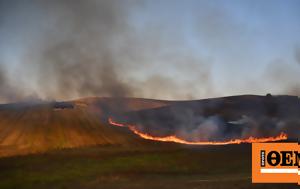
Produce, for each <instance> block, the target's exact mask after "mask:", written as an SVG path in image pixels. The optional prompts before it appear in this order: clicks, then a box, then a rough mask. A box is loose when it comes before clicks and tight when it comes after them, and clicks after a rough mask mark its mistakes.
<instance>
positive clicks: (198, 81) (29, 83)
mask: <svg viewBox="0 0 300 189" xmlns="http://www.w3.org/2000/svg"><path fill="white" fill-rule="evenodd" d="M181 5H184V6H181ZM196 5H197V6H196ZM246 5H247V7H249V6H250V7H251V6H253V5H250V4H249V5H248V4H247V3H246ZM226 7H227V6H222V5H221V4H216V3H209V2H204V1H203V2H199V4H198V3H196V4H195V5H193V2H189V3H186V4H185V3H183V2H182V1H174V2H173V1H164V2H161V3H157V2H155V1H147V0H145V1H130V0H128V1H127V0H124V1H120V0H118V1H117V0H110V1H105V0H99V1H97V0H89V1H84V0H75V1H71V0H51V1H38V0H33V1H21V0H19V1H18V0H15V1H1V2H0V48H1V51H0V61H1V63H3V64H4V65H6V66H5V69H7V70H9V72H6V71H5V72H4V71H2V73H1V78H2V79H1V80H2V82H1V83H2V84H1V92H0V99H1V102H3V101H16V100H21V99H24V98H26V97H27V96H37V97H38V98H42V99H58V100H61V99H67V100H68V99H70V98H72V99H74V98H80V97H86V96H117V97H144V98H159V99H195V98H207V97H216V96H224V95H235V94H244V93H256V94H257V93H259V94H263V93H268V92H272V93H273V92H274V93H284V94H299V92H298V91H299V87H298V86H299V82H297V81H298V79H297V77H296V78H295V76H298V75H299V70H300V68H299V64H298V65H296V66H297V68H295V67H294V66H295V65H293V66H292V67H289V65H288V64H286V63H285V62H284V63H280V64H281V66H283V67H285V69H284V72H285V73H283V74H284V75H285V76H284V77H287V78H284V80H280V79H274V78H273V75H274V74H273V73H276V74H275V75H274V76H278V75H282V74H278V73H277V71H272V70H273V68H272V67H273V66H271V67H270V68H269V67H268V68H267V70H268V71H266V72H264V73H263V74H262V77H261V78H259V77H257V74H258V73H261V71H262V70H261V68H262V67H260V66H253V65H252V64H253V62H257V59H256V58H255V57H257V56H258V57H259V56H260V55H261V52H262V51H261V49H260V48H256V47H257V46H264V45H263V44H260V42H261V41H260V42H259V43H258V36H264V35H256V33H255V31H257V30H256V29H258V32H259V31H261V32H262V31H270V28H267V26H268V23H269V21H268V20H267V19H265V16H264V15H256V16H259V18H261V19H260V21H261V22H262V23H261V27H259V28H252V25H248V20H246V21H245V20H244V21H243V20H240V19H237V18H236V17H235V16H236V15H235V14H232V11H231V10H230V9H227V8H226ZM260 7H261V8H263V9H262V10H263V11H262V12H267V10H268V9H269V8H270V7H269V6H268V4H265V3H262V4H261V5H260ZM240 12H243V11H240ZM252 12H253V11H251V14H252ZM274 12H277V11H274ZM248 14H249V13H248ZM251 14H250V15H251ZM278 15H281V14H278ZM278 15H277V14H276V15H273V16H278ZM249 17H250V16H249ZM243 18H244V17H243ZM245 18H246V17H245ZM275 18H277V17H275ZM277 20H280V19H277ZM284 21H285V20H284V19H283V21H282V22H284ZM277 24H278V27H277V28H280V26H281V24H283V23H277ZM265 27H266V28H265ZM287 30H291V31H292V29H287ZM266 36H267V35H266ZM271 41H272V40H271ZM275 42H276V43H275V45H273V46H280V45H278V44H279V43H280V40H278V41H275ZM295 43H297V42H295ZM270 44H273V43H270ZM299 54H300V53H299V49H297V50H296V56H295V57H296V59H294V60H293V61H295V60H297V61H298V62H299ZM267 55H268V56H267ZM267 55H266V59H268V60H269V59H271V58H272V57H274V56H275V58H276V56H277V54H276V55H274V52H273V54H272V55H270V54H267ZM270 56H272V57H271V58H270ZM283 58H285V57H284V56H283ZM258 60H261V59H260V58H258ZM259 63H260V62H259ZM259 63H257V64H259ZM263 63H265V62H262V64H263ZM256 67H259V68H256ZM287 67H289V68H287ZM258 69H260V70H258ZM276 69H277V68H276ZM2 70H3V69H2ZM279 70H281V68H279ZM291 73H292V74H291ZM12 78H13V79H12ZM248 80H250V82H248ZM252 80H254V81H255V82H252ZM4 81H5V82H4ZM283 81H287V82H283ZM276 82H277V83H278V84H277V83H276ZM4 83H5V84H4ZM274 83H276V84H274ZM270 88H271V89H270ZM270 90H271V91H270ZM4 91H5V92H4ZM12 93H15V94H12Z"/></svg>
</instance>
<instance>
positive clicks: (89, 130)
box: [0, 98, 167, 157]
mask: <svg viewBox="0 0 300 189" xmlns="http://www.w3.org/2000/svg"><path fill="white" fill-rule="evenodd" d="M166 104H167V102H163V101H156V100H146V99H135V98H126V99H125V98H124V99H117V98H87V99H80V100H75V101H69V102H30V103H14V104H4V105H0V157H3V156H11V155H21V154H28V153H37V152H44V151H47V150H50V149H62V148H74V147H82V146H91V145H122V146H130V145H139V144H142V143H143V142H144V141H143V140H141V139H139V138H138V137H137V136H135V135H133V134H132V133H131V132H129V131H128V130H127V129H125V128H117V127H111V126H110V125H108V124H107V115H108V114H117V113H120V112H122V111H130V110H141V109H144V108H154V107H159V106H164V105H166ZM121 105H122V106H121Z"/></svg>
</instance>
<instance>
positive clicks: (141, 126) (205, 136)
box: [119, 95, 300, 141]
mask: <svg viewBox="0 0 300 189" xmlns="http://www.w3.org/2000/svg"><path fill="white" fill-rule="evenodd" d="M299 113H300V101H299V98H298V97H295V96H276V97H273V96H271V95H267V96H241V97H227V98H219V99H210V100H203V101H188V102H179V103H173V104H171V105H169V106H165V107H162V108H156V109H150V110H142V111H138V112H131V113H127V114H125V115H124V117H123V118H122V117H119V119H120V120H122V119H123V120H122V121H123V122H127V123H128V124H130V125H135V127H136V129H138V130H140V131H142V132H145V133H148V134H151V135H153V136H159V137H163V136H170V135H176V136H177V137H180V138H183V139H185V140H188V141H225V140H231V139H246V138H249V137H259V138H260V137H270V136H277V135H279V134H280V133H282V132H284V133H286V134H287V135H288V136H289V138H290V139H296V138H298V137H299V134H300V127H299V126H300V120H299Z"/></svg>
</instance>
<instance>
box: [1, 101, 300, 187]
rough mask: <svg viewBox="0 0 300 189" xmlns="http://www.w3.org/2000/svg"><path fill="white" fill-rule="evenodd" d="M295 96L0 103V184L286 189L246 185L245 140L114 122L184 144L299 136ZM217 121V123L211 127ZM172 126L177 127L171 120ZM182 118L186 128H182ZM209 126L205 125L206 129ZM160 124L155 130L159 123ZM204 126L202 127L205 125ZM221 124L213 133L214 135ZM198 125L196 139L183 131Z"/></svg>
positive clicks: (247, 147)
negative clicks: (145, 136) (112, 121)
mask: <svg viewBox="0 0 300 189" xmlns="http://www.w3.org/2000/svg"><path fill="white" fill-rule="evenodd" d="M299 107H300V103H299V98H298V97H295V96H254V95H245V96H234V97H225V98H216V99H205V100H197V101H161V100H150V99H138V98H96V97H95V98H86V99H79V100H74V101H65V102H26V103H14V104H3V105H0V117H1V119H0V155H1V158H0V170H1V171H0V188H291V187H294V186H295V187H297V186H296V185H286V184H285V185H278V184H277V185H270V184H255V185H253V184H251V144H244V143H242V144H231V145H216V146H215V145H214V146H211V145H186V144H177V143H174V142H161V141H155V140H145V139H143V138H141V137H139V136H138V135H136V134H134V133H133V132H131V131H130V130H129V129H128V128H126V127H116V126H113V125H111V124H109V121H108V119H109V118H110V117H113V118H114V119H116V120H118V121H120V122H122V123H124V124H135V125H136V128H137V129H139V130H140V131H143V132H146V133H148V134H151V135H153V136H157V137H163V136H169V135H172V134H177V135H178V136H179V137H182V138H184V139H186V140H189V141H195V140H201V141H208V140H211V141H216V140H221V141H223V140H228V139H234V138H241V139H244V138H248V137H249V136H253V137H257V138H261V137H271V136H276V135H277V134H279V133H280V132H284V133H286V134H287V136H288V140H292V141H294V140H296V138H297V136H299V125H297V124H299V118H298V117H299V112H300V108H299ZM214 124H216V125H214ZM174 125H179V126H178V127H174ZM184 125H186V126H187V127H188V128H189V129H190V130H183V126H184ZM210 127H214V129H213V130H210V129H209V128H210ZM159 128H160V129H159ZM205 129H208V130H209V131H210V132H206V133H204V132H205ZM220 130H221V131H222V132H220ZM187 131H193V132H192V133H195V132H198V135H199V132H200V131H201V132H202V133H204V134H203V135H204V137H202V138H201V137H200V138H199V137H196V138H195V136H194V135H192V136H189V135H187V133H188V132H187Z"/></svg>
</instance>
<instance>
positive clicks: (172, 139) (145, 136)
mask: <svg viewBox="0 0 300 189" xmlns="http://www.w3.org/2000/svg"><path fill="white" fill-rule="evenodd" d="M108 122H109V123H110V124H111V125H113V126H117V127H127V128H129V129H130V130H131V131H132V132H133V133H134V134H136V135H138V136H140V137H141V138H143V139H147V140H154V141H161V142H175V143H180V144H188V145H228V144H241V143H254V142H271V141H280V140H286V139H287V138H288V137H287V134H285V133H283V132H282V133H280V135H278V136H275V137H265V138H255V137H249V138H246V139H232V140H229V141H199V142H198V141H187V140H184V139H181V138H178V137H177V136H175V135H171V136H164V137H156V136H152V135H150V134H147V133H143V132H141V131H139V130H137V129H136V128H135V126H133V125H126V124H123V123H118V122H116V121H114V120H113V119H112V118H109V119H108Z"/></svg>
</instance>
